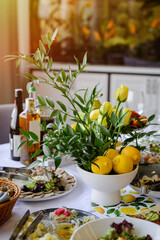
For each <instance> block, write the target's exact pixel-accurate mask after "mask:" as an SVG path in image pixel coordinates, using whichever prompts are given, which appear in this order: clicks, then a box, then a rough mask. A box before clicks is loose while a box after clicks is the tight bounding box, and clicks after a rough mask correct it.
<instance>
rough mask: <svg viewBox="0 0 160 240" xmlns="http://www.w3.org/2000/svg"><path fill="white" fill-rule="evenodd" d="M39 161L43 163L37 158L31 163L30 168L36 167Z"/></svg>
mask: <svg viewBox="0 0 160 240" xmlns="http://www.w3.org/2000/svg"><path fill="white" fill-rule="evenodd" d="M39 163H41V160H36V161H34V162H33V163H31V164H30V165H29V166H28V167H27V168H28V169H31V168H34V167H35V166H37V165H39Z"/></svg>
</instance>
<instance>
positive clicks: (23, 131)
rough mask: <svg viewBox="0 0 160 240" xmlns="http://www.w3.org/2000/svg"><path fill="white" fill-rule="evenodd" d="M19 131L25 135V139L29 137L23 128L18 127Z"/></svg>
mask: <svg viewBox="0 0 160 240" xmlns="http://www.w3.org/2000/svg"><path fill="white" fill-rule="evenodd" d="M20 131H21V133H22V134H23V136H25V137H26V138H27V139H30V136H29V134H28V132H27V131H25V130H23V129H20Z"/></svg>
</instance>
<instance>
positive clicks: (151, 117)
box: [148, 114, 155, 122]
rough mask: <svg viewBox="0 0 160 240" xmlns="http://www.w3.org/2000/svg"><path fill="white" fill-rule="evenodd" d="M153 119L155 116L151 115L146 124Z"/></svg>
mask: <svg viewBox="0 0 160 240" xmlns="http://www.w3.org/2000/svg"><path fill="white" fill-rule="evenodd" d="M154 118H155V114H153V115H151V116H150V117H149V118H148V122H151V121H152V120H153V119H154Z"/></svg>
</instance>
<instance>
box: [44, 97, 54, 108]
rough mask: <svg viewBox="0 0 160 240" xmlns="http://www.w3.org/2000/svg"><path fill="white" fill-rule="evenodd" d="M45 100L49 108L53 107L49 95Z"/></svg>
mask: <svg viewBox="0 0 160 240" xmlns="http://www.w3.org/2000/svg"><path fill="white" fill-rule="evenodd" d="M46 101H47V103H48V105H49V106H50V107H51V108H53V109H54V102H53V101H52V99H51V98H49V97H46Z"/></svg>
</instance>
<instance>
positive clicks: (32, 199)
mask: <svg viewBox="0 0 160 240" xmlns="http://www.w3.org/2000/svg"><path fill="white" fill-rule="evenodd" d="M64 172H65V173H66V174H69V175H70V176H71V177H72V178H73V180H74V182H73V183H72V185H71V188H70V189H67V190H65V191H55V194H54V195H53V196H47V195H46V196H45V195H44V196H43V197H41V198H34V197H32V198H31V197H30V198H28V197H23V198H22V193H21V195H20V198H19V200H21V201H28V202H32V201H44V200H51V199H55V198H59V197H61V196H65V195H66V194H68V193H70V192H71V191H73V190H74V188H75V187H76V185H77V179H76V177H75V176H74V175H73V174H72V173H71V172H69V171H66V170H64ZM66 181H67V180H66ZM14 182H15V183H17V184H18V185H20V186H22V185H24V184H26V182H24V181H21V180H17V179H14ZM33 195H34V196H36V194H34V193H33Z"/></svg>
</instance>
